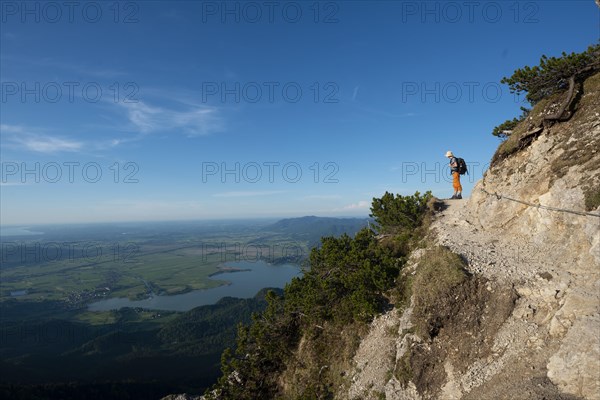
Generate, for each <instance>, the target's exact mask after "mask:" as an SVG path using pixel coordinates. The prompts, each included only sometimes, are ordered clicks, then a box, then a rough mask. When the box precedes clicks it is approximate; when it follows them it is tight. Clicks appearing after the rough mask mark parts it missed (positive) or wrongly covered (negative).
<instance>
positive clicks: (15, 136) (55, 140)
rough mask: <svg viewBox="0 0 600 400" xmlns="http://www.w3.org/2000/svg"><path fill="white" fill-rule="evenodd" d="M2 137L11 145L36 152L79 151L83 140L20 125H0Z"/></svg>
mask: <svg viewBox="0 0 600 400" xmlns="http://www.w3.org/2000/svg"><path fill="white" fill-rule="evenodd" d="M0 132H1V133H3V137H4V138H5V139H6V140H7V141H8V142H9V143H11V144H12V145H16V146H18V147H21V148H24V149H26V150H29V151H33V152H36V153H59V152H74V151H80V150H81V149H82V148H83V145H84V144H83V142H80V141H77V140H72V139H68V138H64V137H58V136H53V135H48V134H44V133H39V132H35V131H32V130H31V128H27V127H24V126H22V125H7V124H2V125H0Z"/></svg>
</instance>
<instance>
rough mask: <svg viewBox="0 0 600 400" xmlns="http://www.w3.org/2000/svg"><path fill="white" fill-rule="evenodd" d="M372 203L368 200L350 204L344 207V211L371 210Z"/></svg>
mask: <svg viewBox="0 0 600 400" xmlns="http://www.w3.org/2000/svg"><path fill="white" fill-rule="evenodd" d="M369 205H370V203H369V202H368V201H367V200H361V201H359V202H357V203H352V204H348V205H347V206H344V207H342V210H362V209H367V208H369Z"/></svg>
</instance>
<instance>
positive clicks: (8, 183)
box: [0, 182, 27, 186]
mask: <svg viewBox="0 0 600 400" xmlns="http://www.w3.org/2000/svg"><path fill="white" fill-rule="evenodd" d="M25 185H27V183H24V182H23V183H22V182H0V186H25Z"/></svg>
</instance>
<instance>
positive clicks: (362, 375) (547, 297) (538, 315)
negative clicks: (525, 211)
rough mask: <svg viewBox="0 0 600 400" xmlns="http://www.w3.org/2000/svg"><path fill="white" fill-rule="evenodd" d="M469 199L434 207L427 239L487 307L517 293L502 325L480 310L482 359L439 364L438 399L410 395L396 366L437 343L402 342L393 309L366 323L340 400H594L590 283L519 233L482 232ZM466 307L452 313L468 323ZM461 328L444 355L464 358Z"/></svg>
mask: <svg viewBox="0 0 600 400" xmlns="http://www.w3.org/2000/svg"><path fill="white" fill-rule="evenodd" d="M472 200H473V199H463V200H444V201H443V202H444V204H445V207H443V210H442V211H440V212H438V213H437V214H436V215H435V218H434V221H433V223H432V226H431V239H433V242H434V243H435V244H438V245H442V246H446V247H448V248H449V249H450V250H452V252H454V253H456V254H459V255H460V256H461V257H462V258H463V259H464V260H465V262H466V265H467V266H466V268H467V270H468V272H469V273H471V274H472V275H474V277H483V278H485V280H487V281H486V283H485V290H487V291H488V292H489V295H490V297H489V298H490V299H491V298H495V299H501V298H502V296H506V294H507V293H509V292H513V293H514V292H516V293H517V294H518V298H517V300H516V302H515V305H514V309H513V310H512V312H511V313H510V315H509V316H508V318H506V320H503V321H498V320H496V321H494V314H500V311H501V310H500V309H499V308H498V307H500V305H499V304H497V303H495V302H494V301H491V302H486V304H485V308H484V313H483V314H485V315H483V314H482V315H480V316H479V318H481V321H480V329H481V330H482V331H487V332H491V334H492V337H490V341H489V342H487V343H488V344H487V345H486V346H489V350H490V351H489V352H488V353H487V355H486V356H483V357H480V358H477V359H461V358H460V357H453V356H448V357H446V358H445V359H443V360H442V362H443V368H444V370H445V381H444V382H443V384H442V386H441V389H440V391H439V392H438V393H436V394H433V393H430V394H423V393H419V391H418V390H417V388H416V387H415V385H414V384H413V382H409V384H408V385H403V384H402V383H401V382H400V381H399V380H398V379H397V377H396V372H397V368H398V365H402V362H403V360H405V359H406V358H405V355H406V354H407V352H414V349H415V348H419V347H420V348H425V349H428V351H435V348H439V346H442V347H444V346H445V343H440V342H437V341H435V340H434V341H432V342H429V343H428V342H427V341H422V339H421V338H419V337H417V336H415V335H414V334H412V333H410V332H412V329H413V324H412V322H411V318H412V312H413V307H412V305H411V306H410V307H409V308H408V309H406V310H404V311H403V312H401V313H399V312H398V310H396V309H393V310H390V311H388V312H386V313H384V314H383V315H381V316H379V317H378V318H376V319H375V320H374V321H373V322H372V324H371V328H370V332H369V334H368V335H367V336H366V337H365V338H363V340H362V342H361V344H360V346H359V348H358V350H357V353H356V355H355V357H354V363H355V366H356V368H355V370H354V371H352V372H351V373H350V380H351V384H350V387H349V388H348V389H349V390H348V391H347V392H346V395H345V396H341V397H339V398H340V399H353V400H354V399H379V398H382V397H381V396H382V394H385V398H386V399H388V400H392V399H397V400H425V399H443V400H454V399H463V400H502V399H505V400H514V399H522V400H538V399H546V400H580V399H584V398H587V399H596V398H600V397H598V396H596V395H595V394H594V393H593V390H591V391H590V390H589V389H587V391H586V389H585V388H590V387H594V385H595V383H594V381H593V379H594V376H596V375H598V373H600V371H595V370H594V369H597V366H596V364H594V359H597V358H598V357H600V354H597V353H598V348H597V343H599V342H600V332H598V333H597V334H598V337H597V338H595V341H590V338H589V336H590V334H592V335H593V334H594V333H590V330H593V328H594V327H595V326H597V325H598V304H597V303H598V302H597V300H596V299H597V292H598V289H599V288H598V284H597V282H598V280H597V279H589V278H590V276H589V274H588V275H586V274H579V273H578V272H577V271H578V270H577V268H574V267H573V266H571V267H568V266H565V263H567V264H568V262H569V261H570V260H572V257H571V255H570V253H569V252H568V251H567V252H564V256H563V257H562V258H561V257H557V256H554V257H552V258H549V257H548V256H547V255H548V254H557V253H556V251H550V250H551V249H548V248H547V247H546V246H545V245H544V243H543V242H542V243H534V240H535V239H534V238H532V236H531V235H529V236H528V235H527V233H526V232H527V231H524V233H522V234H519V233H515V232H514V231H513V232H511V231H509V232H507V231H505V230H503V229H502V228H498V227H497V226H495V227H488V226H485V225H486V224H485V222H483V223H482V222H481V221H482V220H484V221H485V219H482V218H480V217H479V215H478V212H480V209H478V207H476V204H472V203H474V201H472ZM520 223H523V220H521V221H520ZM525 225H526V224H525ZM554 250H555V249H554ZM423 254H424V252H422V251H416V252H413V254H412V255H411V258H410V259H409V261H408V263H407V266H406V269H407V271H409V273H410V271H414V270H415V268H418V263H419V260H420V258H421V257H422V256H423ZM558 254H560V253H558ZM594 291H595V292H594ZM471 301H478V300H477V298H473V299H472V300H471ZM471 307H473V304H465V308H464V309H463V310H462V311H459V313H467V314H468V313H470V312H472V311H469V310H472V308H471ZM497 318H500V317H497ZM494 323H496V324H497V326H499V328H498V329H497V330H495V331H494V330H493V329H494V328H490V326H492V325H493V324H494ZM471 329H472V327H467V326H465V327H464V331H463V332H462V333H461V334H460V335H459V336H461V337H459V338H458V339H456V342H455V343H456V348H455V349H452V350H451V351H454V354H460V353H468V352H469V351H470V350H471V349H470V346H472V343H473V342H472V340H471V338H472V337H473V335H475V336H476V335H477V334H476V333H475V332H472V331H471ZM490 329H492V331H490ZM415 346H416V347H415ZM590 360H591V361H590ZM431 361H432V362H434V360H433V359H432V360H431ZM586 369H587V370H588V371H586ZM590 379H591V380H592V381H591V382H590ZM557 381H558V382H562V381H568V382H574V384H575V385H577V386H578V387H569V389H570V390H569V391H570V392H571V393H573V392H575V393H579V395H571V394H566V393H564V391H562V390H560V389H559V388H558V386H557V385H556V382H557Z"/></svg>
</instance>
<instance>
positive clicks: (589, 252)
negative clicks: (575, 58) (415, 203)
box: [467, 75, 600, 399]
mask: <svg viewBox="0 0 600 400" xmlns="http://www.w3.org/2000/svg"><path fill="white" fill-rule="evenodd" d="M581 96H582V97H581V99H580V100H579V104H578V105H577V109H576V112H575V114H574V116H573V118H571V119H570V120H569V121H566V122H563V123H559V124H555V125H553V126H552V127H550V128H548V129H545V130H544V131H542V133H541V135H540V136H539V137H538V138H537V139H536V140H535V141H533V143H532V144H531V145H530V146H528V147H527V148H526V149H523V150H522V151H520V152H518V153H517V154H515V155H513V156H511V157H508V158H507V159H505V160H503V161H502V162H500V163H498V164H497V165H496V166H494V167H493V168H491V169H490V170H489V171H488V172H487V173H486V175H485V177H484V178H483V179H482V180H481V181H480V182H479V183H478V184H477V186H476V187H475V189H474V191H473V194H472V196H471V198H470V200H469V203H468V204H467V208H468V209H469V211H470V215H471V216H472V218H473V220H474V221H476V222H477V224H478V225H479V226H480V227H481V228H482V229H483V230H484V231H487V232H494V233H495V234H497V235H501V236H504V237H514V238H521V240H522V244H523V245H527V244H529V245H530V247H531V248H532V249H535V251H536V258H538V259H541V260H542V261H543V262H541V263H539V265H536V266H532V265H523V269H524V270H527V271H530V272H535V273H543V272H548V273H550V274H551V275H552V276H553V278H552V281H553V284H552V285H551V286H553V287H554V289H555V292H556V293H559V294H560V296H556V295H555V296H552V293H551V292H549V293H548V295H547V296H542V299H541V302H543V303H545V304H544V305H545V307H546V308H547V309H548V311H547V313H548V314H547V316H546V318H545V320H544V321H542V322H543V323H542V324H540V326H539V329H540V330H547V331H548V333H549V335H550V337H549V340H552V341H554V342H556V343H558V344H559V348H558V350H557V351H556V352H555V353H554V354H552V355H551V357H550V358H549V360H548V363H547V369H548V371H547V375H548V377H549V378H550V380H551V381H552V382H553V383H555V384H556V385H557V386H558V387H559V388H560V389H561V390H563V391H565V392H569V393H573V394H577V395H580V396H582V397H584V398H589V399H592V398H596V399H597V398H600V349H599V346H600V314H599V311H600V310H599V309H600V218H597V217H593V216H582V215H577V214H572V213H567V212H557V211H548V210H545V209H539V208H535V207H532V206H528V205H524V204H521V203H518V202H515V201H511V200H505V199H501V200H498V199H497V198H496V197H495V196H490V195H488V194H486V193H485V192H484V191H483V190H481V189H484V190H486V191H487V192H488V193H489V192H495V193H498V194H501V195H504V196H508V197H511V198H515V199H520V200H524V201H526V202H529V203H533V204H540V205H545V206H550V207H555V208H562V209H568V210H576V211H586V206H585V203H586V202H585V198H586V193H587V194H588V196H589V193H593V192H594V191H596V192H597V191H598V188H600V75H595V76H593V77H591V78H589V79H588V80H587V81H586V82H585V84H584V86H583V93H582V94H581ZM539 112H543V111H539ZM590 211H592V212H595V213H599V212H600V209H596V210H590ZM527 283H528V282H527V281H526V280H525V281H524V283H523V288H526V287H527V286H534V287H535V285H531V284H529V285H527ZM533 291H535V289H533ZM532 294H533V292H532V291H531V290H530V288H527V289H524V290H523V294H522V295H523V298H524V300H523V301H526V299H527V298H528V297H531V296H532ZM557 297H558V298H557Z"/></svg>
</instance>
